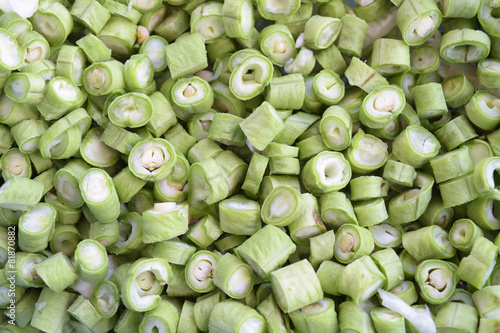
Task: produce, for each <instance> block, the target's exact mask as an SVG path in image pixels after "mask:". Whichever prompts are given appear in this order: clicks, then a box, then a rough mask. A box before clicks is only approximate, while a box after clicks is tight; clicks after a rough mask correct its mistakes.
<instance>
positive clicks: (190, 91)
mask: <svg viewBox="0 0 500 333" xmlns="http://www.w3.org/2000/svg"><path fill="white" fill-rule="evenodd" d="M197 91H198V89H196V88H195V87H194V86H193V85H192V84H191V83H189V84H188V85H187V86H186V88H184V91H183V92H182V94H183V95H184V97H193V96H194V95H196V92H197Z"/></svg>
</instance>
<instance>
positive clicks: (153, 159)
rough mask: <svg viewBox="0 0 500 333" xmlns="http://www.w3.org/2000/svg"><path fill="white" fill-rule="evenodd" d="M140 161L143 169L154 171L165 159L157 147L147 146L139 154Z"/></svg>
mask: <svg viewBox="0 0 500 333" xmlns="http://www.w3.org/2000/svg"><path fill="white" fill-rule="evenodd" d="M140 161H141V164H142V166H143V167H144V168H145V169H148V170H149V171H154V170H156V169H158V168H160V167H161V166H162V164H163V162H164V161H165V154H164V153H163V150H161V149H160V148H158V147H155V146H154V147H149V148H148V149H146V150H145V151H144V152H143V153H142V154H141V158H140Z"/></svg>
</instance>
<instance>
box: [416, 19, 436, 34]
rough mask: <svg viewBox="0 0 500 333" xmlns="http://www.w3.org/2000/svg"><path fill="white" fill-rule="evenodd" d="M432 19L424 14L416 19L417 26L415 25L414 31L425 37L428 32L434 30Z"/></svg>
mask: <svg viewBox="0 0 500 333" xmlns="http://www.w3.org/2000/svg"><path fill="white" fill-rule="evenodd" d="M434 28H435V26H434V20H433V19H432V16H430V15H426V16H424V17H422V18H420V20H419V21H418V24H417V26H416V27H415V33H416V34H417V35H418V36H420V37H426V36H427V35H428V34H430V33H431V32H432V30H434Z"/></svg>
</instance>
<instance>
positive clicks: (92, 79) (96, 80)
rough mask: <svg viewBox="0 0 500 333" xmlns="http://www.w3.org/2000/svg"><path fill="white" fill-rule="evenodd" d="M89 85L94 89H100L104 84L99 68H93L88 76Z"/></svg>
mask: <svg viewBox="0 0 500 333" xmlns="http://www.w3.org/2000/svg"><path fill="white" fill-rule="evenodd" d="M89 83H90V85H91V86H92V87H93V88H94V89H100V88H102V87H103V86H104V84H105V83H106V77H105V76H104V73H103V72H102V71H101V70H100V69H99V68H94V70H92V72H91V73H90V75H89Z"/></svg>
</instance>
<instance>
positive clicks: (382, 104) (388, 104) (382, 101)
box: [373, 94, 396, 112]
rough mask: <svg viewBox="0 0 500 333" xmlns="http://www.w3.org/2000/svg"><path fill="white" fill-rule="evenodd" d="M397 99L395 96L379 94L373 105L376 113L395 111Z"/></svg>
mask: <svg viewBox="0 0 500 333" xmlns="http://www.w3.org/2000/svg"><path fill="white" fill-rule="evenodd" d="M395 106H396V98H395V97H394V96H393V94H379V95H378V96H377V98H375V101H374V103H373V108H374V109H375V111H380V112H389V111H392V110H394V107H395Z"/></svg>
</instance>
